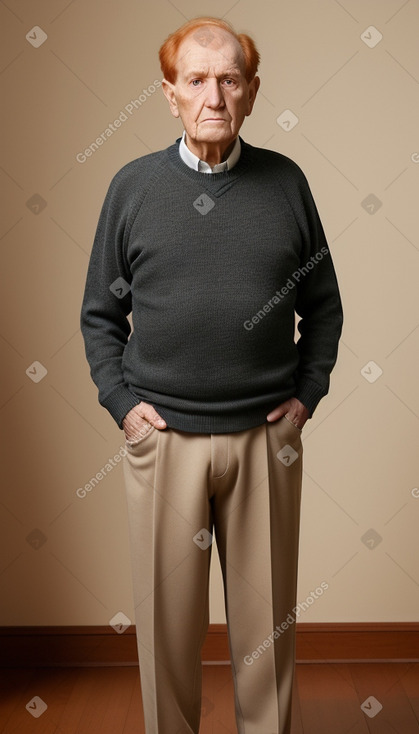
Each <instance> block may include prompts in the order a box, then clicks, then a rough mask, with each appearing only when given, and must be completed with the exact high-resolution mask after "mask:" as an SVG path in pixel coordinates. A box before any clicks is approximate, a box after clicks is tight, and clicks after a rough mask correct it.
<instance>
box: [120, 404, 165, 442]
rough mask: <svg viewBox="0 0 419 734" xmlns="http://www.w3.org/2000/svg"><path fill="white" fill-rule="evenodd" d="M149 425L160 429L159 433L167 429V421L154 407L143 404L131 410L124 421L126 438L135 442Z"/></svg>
mask: <svg viewBox="0 0 419 734" xmlns="http://www.w3.org/2000/svg"><path fill="white" fill-rule="evenodd" d="M147 423H148V424H151V425H152V426H154V427H155V428H158V429H159V431H162V430H163V429H164V428H166V427H167V424H166V421H164V420H163V418H162V417H161V416H160V415H159V414H158V413H157V411H156V410H154V408H153V406H152V405H149V403H143V402H141V403H139V404H138V405H135V406H134V407H133V408H131V410H130V411H129V413H127V414H126V416H125V418H124V420H123V421H122V427H123V429H124V433H125V438H126V439H127V440H128V441H133V440H134V439H135V438H137V437H138V436H140V435H141V431H142V429H143V428H144V426H145V425H147Z"/></svg>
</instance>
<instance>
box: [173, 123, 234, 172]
mask: <svg viewBox="0 0 419 734" xmlns="http://www.w3.org/2000/svg"><path fill="white" fill-rule="evenodd" d="M240 153H241V145H240V139H239V137H238V136H237V138H236V140H235V143H234V146H233V150H232V151H231V153H230V155H229V156H228V158H227V160H226V161H222V162H221V163H217V164H216V165H215V166H214V167H213V168H211V166H210V165H209V164H208V163H207V162H206V161H201V160H200V159H199V158H198V156H197V155H195V154H194V153H192V151H191V150H189V148H188V146H187V145H186V130H184V131H183V135H182V140H181V141H180V145H179V155H180V157H181V158H182V160H183V162H184V163H186V165H187V166H189V168H193V169H194V170H195V171H201V173H221V172H222V171H229V170H231V169H232V168H233V166H235V165H236V163H237V161H238V160H239V158H240Z"/></svg>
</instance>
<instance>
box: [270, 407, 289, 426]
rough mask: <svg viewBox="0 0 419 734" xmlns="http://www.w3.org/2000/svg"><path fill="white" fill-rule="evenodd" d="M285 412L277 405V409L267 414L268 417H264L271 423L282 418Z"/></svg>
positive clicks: (284, 409)
mask: <svg viewBox="0 0 419 734" xmlns="http://www.w3.org/2000/svg"><path fill="white" fill-rule="evenodd" d="M286 412H287V409H286V408H285V406H283V405H278V407H277V408H275V409H274V410H272V411H271V412H270V413H268V415H267V416H266V420H267V421H269V422H270V423H272V422H273V421H277V420H278V419H279V418H282V417H283V416H284V415H285V413H286Z"/></svg>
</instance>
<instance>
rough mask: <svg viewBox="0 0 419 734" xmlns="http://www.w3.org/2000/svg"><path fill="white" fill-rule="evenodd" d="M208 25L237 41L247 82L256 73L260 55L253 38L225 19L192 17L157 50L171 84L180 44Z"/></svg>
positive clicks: (173, 78) (174, 79)
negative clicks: (234, 28)
mask: <svg viewBox="0 0 419 734" xmlns="http://www.w3.org/2000/svg"><path fill="white" fill-rule="evenodd" d="M208 26H215V27H217V28H221V29H222V30H224V31H227V33H230V34H231V35H232V36H234V38H235V39H236V40H237V41H238V42H239V44H240V46H241V49H242V52H243V59H244V70H245V71H244V74H245V78H246V81H247V82H248V83H249V82H251V81H252V79H253V78H254V76H255V75H256V72H257V70H258V66H259V61H260V55H259V52H258V50H257V48H256V46H255V43H254V41H253V39H252V38H250V36H248V35H246V33H236V32H235V31H234V30H233V28H232V26H231V25H230V23H227V21H225V20H222V19H221V18H212V17H201V18H193V19H192V20H189V21H188V22H187V23H184V25H182V26H181V27H180V28H178V29H177V31H174V33H171V34H170V36H168V37H167V38H166V40H165V42H164V43H163V44H162V46H161V47H160V50H159V59H160V66H161V70H162V72H163V76H164V78H165V79H167V81H169V82H171V83H172V84H174V83H175V81H176V61H177V53H178V50H179V46H180V44H181V43H182V41H183V40H184V39H185V38H186V37H187V36H189V35H191V33H193V32H194V31H198V30H199V28H202V27H208Z"/></svg>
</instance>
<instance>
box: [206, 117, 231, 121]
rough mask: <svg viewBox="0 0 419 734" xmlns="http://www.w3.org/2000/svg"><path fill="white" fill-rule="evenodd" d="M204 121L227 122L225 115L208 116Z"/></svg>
mask: <svg viewBox="0 0 419 734" xmlns="http://www.w3.org/2000/svg"><path fill="white" fill-rule="evenodd" d="M202 122H226V120H224V117H206V118H205V120H202Z"/></svg>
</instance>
